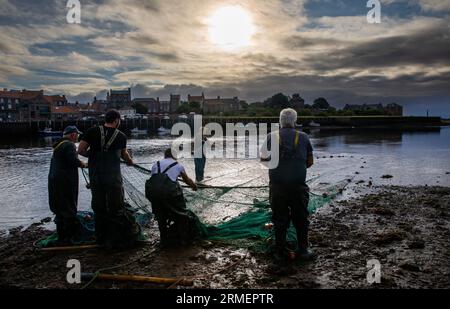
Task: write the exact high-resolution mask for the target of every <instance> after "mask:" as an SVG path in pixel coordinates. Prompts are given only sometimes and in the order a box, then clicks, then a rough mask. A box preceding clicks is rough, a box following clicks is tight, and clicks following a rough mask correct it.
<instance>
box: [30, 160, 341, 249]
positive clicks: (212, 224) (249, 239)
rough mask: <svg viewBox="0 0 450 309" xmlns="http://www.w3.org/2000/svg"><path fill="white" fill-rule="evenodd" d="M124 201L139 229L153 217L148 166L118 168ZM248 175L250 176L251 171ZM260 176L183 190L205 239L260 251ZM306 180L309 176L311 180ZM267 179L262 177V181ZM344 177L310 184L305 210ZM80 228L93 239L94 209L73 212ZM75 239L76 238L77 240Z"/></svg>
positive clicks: (264, 234) (263, 235) (263, 240)
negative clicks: (317, 187)
mask: <svg viewBox="0 0 450 309" xmlns="http://www.w3.org/2000/svg"><path fill="white" fill-rule="evenodd" d="M122 174H123V180H124V189H125V193H126V201H127V204H128V205H129V206H130V207H131V208H132V209H134V212H135V216H136V219H137V222H138V223H139V224H140V225H141V227H142V230H144V228H145V226H146V225H147V224H148V223H149V221H150V220H151V218H152V214H151V205H150V202H149V201H148V200H147V199H146V197H145V193H144V191H145V181H146V180H147V179H148V178H150V175H151V173H150V171H149V170H148V169H146V168H143V167H141V166H135V167H128V166H124V167H122ZM252 177H253V176H252ZM264 182H265V181H264V180H262V179H261V177H256V178H255V177H253V178H251V177H250V178H249V179H247V180H242V181H241V183H240V184H239V183H237V184H236V182H235V184H234V185H233V186H224V185H217V186H211V187H205V188H201V189H199V190H198V191H197V192H193V191H191V190H190V189H189V188H185V189H184V193H185V198H186V201H187V206H188V208H189V209H190V210H191V211H192V212H193V213H195V214H196V215H197V216H198V217H197V218H196V225H197V228H198V229H199V230H200V232H201V235H203V237H204V238H205V239H206V240H211V241H216V242H223V243H226V244H229V245H232V246H236V247H245V248H253V249H255V250H258V251H262V250H265V249H266V248H268V246H269V245H270V244H271V241H272V234H273V226H272V225H271V211H270V205H269V188H268V187H267V185H265V184H264ZM310 182H311V180H310ZM265 183H267V182H265ZM346 184H347V181H341V182H339V183H335V184H329V185H328V186H322V188H320V190H319V192H314V188H311V189H312V190H311V191H312V192H311V193H310V202H309V206H308V210H309V212H310V213H314V212H315V211H316V210H317V209H318V208H320V207H322V206H323V205H325V204H327V203H329V202H330V201H331V200H332V199H334V198H335V197H336V196H337V195H338V194H339V193H340V192H341V191H342V189H343V188H344V187H345V185H346ZM78 217H79V219H80V222H82V225H83V229H84V237H83V238H84V239H83V240H84V243H90V242H92V241H93V235H94V223H93V214H92V213H89V212H80V213H79V214H78ZM295 238H296V233H295V229H294V228H293V226H292V225H291V227H290V228H289V230H288V242H289V241H290V242H293V243H294V242H295ZM56 240H57V236H56V235H55V234H53V235H51V236H50V237H48V238H46V239H43V240H41V241H39V242H37V246H39V247H47V246H51V245H52V243H54V242H55V241H56ZM77 244H79V243H77Z"/></svg>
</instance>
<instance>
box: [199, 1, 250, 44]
mask: <svg viewBox="0 0 450 309" xmlns="http://www.w3.org/2000/svg"><path fill="white" fill-rule="evenodd" d="M208 26H209V39H210V41H211V42H212V43H213V44H214V45H217V46H218V47H219V48H221V49H223V50H225V51H229V52H236V51H239V50H240V49H242V48H244V47H246V46H249V45H250V44H251V40H252V36H253V34H254V33H255V26H254V25H253V21H252V19H251V17H250V14H249V13H248V12H247V11H246V10H245V9H243V8H242V7H240V6H226V7H222V8H219V9H218V10H217V11H215V12H214V13H213V14H212V15H211V16H210V17H209V20H208Z"/></svg>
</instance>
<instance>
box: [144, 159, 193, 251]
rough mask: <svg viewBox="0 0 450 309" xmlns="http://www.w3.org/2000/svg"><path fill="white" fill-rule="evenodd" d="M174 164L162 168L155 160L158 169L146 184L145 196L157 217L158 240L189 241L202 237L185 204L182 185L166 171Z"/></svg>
mask: <svg viewBox="0 0 450 309" xmlns="http://www.w3.org/2000/svg"><path fill="white" fill-rule="evenodd" d="M177 164H178V163H177V162H174V163H172V164H171V165H169V166H168V167H167V168H166V169H165V170H164V171H162V172H161V165H160V162H157V166H158V172H157V173H156V174H153V175H152V177H151V178H150V179H149V180H147V182H146V184H145V194H146V197H147V198H148V199H149V201H150V202H151V203H152V210H153V213H154V214H155V218H156V220H157V221H158V227H159V232H160V235H161V243H163V244H166V245H180V244H181V245H182V244H188V243H191V242H192V241H194V240H195V239H196V238H199V237H201V232H200V229H199V221H198V218H197V216H196V215H195V214H194V213H193V212H192V211H190V210H189V209H187V208H186V201H185V199H184V195H183V189H182V188H181V186H180V184H179V183H178V182H176V181H172V180H171V179H170V178H169V176H168V175H167V172H168V171H169V170H170V169H171V168H173V167H174V166H176V165H177Z"/></svg>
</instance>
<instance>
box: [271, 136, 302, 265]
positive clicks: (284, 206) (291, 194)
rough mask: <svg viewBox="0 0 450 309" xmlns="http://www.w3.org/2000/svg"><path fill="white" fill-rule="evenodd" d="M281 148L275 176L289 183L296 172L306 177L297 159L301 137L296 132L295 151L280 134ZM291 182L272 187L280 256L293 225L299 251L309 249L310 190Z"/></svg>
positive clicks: (300, 162)
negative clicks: (288, 176)
mask: <svg viewBox="0 0 450 309" xmlns="http://www.w3.org/2000/svg"><path fill="white" fill-rule="evenodd" d="M278 141H279V147H280V162H279V166H278V168H277V171H276V172H275V173H273V174H272V175H274V174H275V175H276V176H277V179H286V176H287V175H289V173H292V171H294V172H295V173H296V174H300V173H303V172H302V171H304V173H305V177H306V162H303V161H302V160H300V158H299V157H298V147H299V144H300V133H299V132H298V131H296V133H295V137H294V141H293V148H290V147H288V146H287V145H286V143H285V142H283V141H282V139H281V136H280V134H278ZM293 179H295V178H294V177H293V178H292V179H288V181H287V182H283V183H271V184H270V193H269V195H270V206H271V209H272V222H273V223H274V231H275V248H276V252H277V255H278V256H280V257H281V256H283V255H285V250H286V249H285V248H286V233H287V230H288V228H289V225H290V223H291V222H292V224H293V225H294V227H295V229H296V232H297V248H298V249H305V248H307V246H308V240H307V239H308V227H309V221H308V210H307V207H308V202H309V189H308V187H307V185H306V184H300V183H298V182H296V181H295V182H291V180H293Z"/></svg>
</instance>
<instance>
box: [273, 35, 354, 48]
mask: <svg viewBox="0 0 450 309" xmlns="http://www.w3.org/2000/svg"><path fill="white" fill-rule="evenodd" d="M344 43H346V42H344V41H340V40H336V39H333V38H317V37H309V36H305V35H291V36H288V37H285V38H283V39H282V40H281V44H282V45H283V46H285V47H286V48H289V49H303V48H308V47H312V46H328V47H332V46H339V45H342V44H344Z"/></svg>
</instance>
